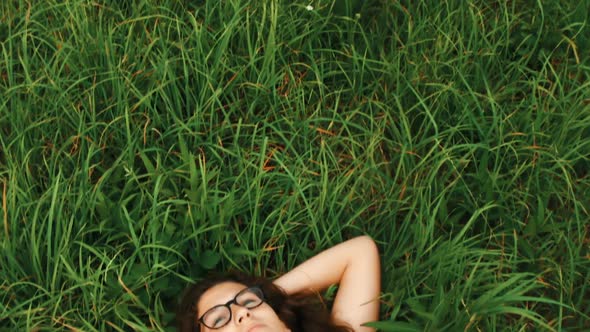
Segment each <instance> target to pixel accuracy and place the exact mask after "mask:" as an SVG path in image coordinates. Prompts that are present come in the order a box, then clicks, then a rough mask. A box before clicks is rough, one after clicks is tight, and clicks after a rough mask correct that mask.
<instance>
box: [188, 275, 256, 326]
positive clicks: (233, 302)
mask: <svg viewBox="0 0 590 332" xmlns="http://www.w3.org/2000/svg"><path fill="white" fill-rule="evenodd" d="M248 290H255V291H254V292H253V293H254V295H256V296H257V297H258V298H260V303H258V304H257V305H256V306H254V307H250V308H248V307H246V306H243V305H241V304H239V303H238V302H237V301H236V299H237V298H238V296H240V295H242V294H243V293H245V292H247V291H248ZM258 295H260V296H258ZM264 302H266V299H265V296H264V291H263V290H262V288H261V287H260V286H250V287H246V288H244V289H242V290H241V291H239V292H238V293H237V294H236V296H234V298H233V299H231V300H229V301H227V302H226V303H225V304H217V305H215V306H213V307H211V308H209V310H207V311H205V312H204V313H203V314H202V315H201V317H200V318H199V319H198V320H197V323H199V325H198V326H197V327H196V329H195V331H197V332H199V331H200V330H201V327H200V325H203V326H205V327H207V328H208V329H211V330H217V329H220V328H223V327H225V326H226V325H227V324H229V322H231V319H232V315H233V313H232V310H231V307H230V305H232V304H235V305H237V306H240V307H242V308H247V309H254V308H258V307H259V306H260V305H262V303H264ZM219 307H226V308H227V310H229V319H228V320H227V322H226V323H225V324H223V325H221V326H219V327H210V326H209V325H207V324H205V321H204V320H203V318H204V317H205V315H207V313H208V312H210V311H211V310H214V309H216V308H219Z"/></svg>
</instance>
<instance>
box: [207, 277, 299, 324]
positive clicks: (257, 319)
mask: <svg viewBox="0 0 590 332" xmlns="http://www.w3.org/2000/svg"><path fill="white" fill-rule="evenodd" d="M246 287H247V286H245V285H243V284H240V283H237V282H222V283H219V284H217V285H215V286H213V287H211V288H209V289H208V290H207V291H206V292H205V293H203V295H201V298H200V299H199V302H198V303H197V315H198V317H201V316H202V315H203V313H205V312H207V310H209V309H211V308H213V307H214V306H216V305H219V304H225V303H227V302H228V301H231V300H233V299H234V298H235V296H236V295H237V294H238V293H239V292H240V291H241V290H243V289H244V288H246ZM230 309H231V320H230V321H229V322H228V323H227V325H225V326H223V327H222V328H219V329H210V328H208V327H206V326H204V325H201V331H203V332H208V331H211V332H213V331H217V332H233V331H236V332H271V331H272V332H275V331H283V332H287V331H290V330H289V329H288V328H287V327H286V326H285V324H284V323H283V322H282V321H281V320H280V319H279V316H277V314H276V313H275V311H274V310H273V309H272V308H271V307H270V306H269V305H268V304H267V303H266V302H263V303H262V304H261V305H259V306H258V307H256V308H252V309H247V308H245V307H241V306H239V305H237V304H235V303H232V304H231V305H230Z"/></svg>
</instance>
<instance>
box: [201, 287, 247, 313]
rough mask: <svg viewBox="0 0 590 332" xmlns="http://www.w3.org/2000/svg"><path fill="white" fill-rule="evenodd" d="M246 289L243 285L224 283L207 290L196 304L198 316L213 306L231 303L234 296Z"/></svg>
mask: <svg viewBox="0 0 590 332" xmlns="http://www.w3.org/2000/svg"><path fill="white" fill-rule="evenodd" d="M246 287H247V286H246V285H244V284H240V283H237V282H233V281H226V282H222V283H219V284H217V285H215V286H213V287H211V288H209V289H208V290H207V291H205V293H203V295H201V298H200V299H199V303H197V314H198V315H199V316H200V315H201V314H202V313H204V312H205V311H207V310H209V309H211V308H212V307H213V306H216V305H218V304H225V303H227V302H228V301H231V300H232V299H233V298H234V297H235V296H236V294H238V293H239V292H240V291H241V290H242V289H244V288H246Z"/></svg>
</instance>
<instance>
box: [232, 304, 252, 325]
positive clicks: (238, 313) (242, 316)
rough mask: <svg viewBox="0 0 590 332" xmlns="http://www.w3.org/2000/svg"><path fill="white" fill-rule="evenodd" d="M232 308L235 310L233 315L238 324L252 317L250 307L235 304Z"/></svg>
mask: <svg viewBox="0 0 590 332" xmlns="http://www.w3.org/2000/svg"><path fill="white" fill-rule="evenodd" d="M232 308H233V311H234V312H233V316H234V319H235V320H236V323H237V324H242V323H244V322H245V321H246V320H247V319H249V318H250V315H251V314H250V310H249V309H248V308H245V307H241V306H239V305H233V306H232Z"/></svg>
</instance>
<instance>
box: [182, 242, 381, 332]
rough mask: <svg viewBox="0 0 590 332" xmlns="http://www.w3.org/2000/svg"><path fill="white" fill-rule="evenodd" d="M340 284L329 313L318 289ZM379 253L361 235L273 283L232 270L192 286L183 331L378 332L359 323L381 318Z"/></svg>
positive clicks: (185, 304)
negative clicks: (321, 300) (234, 272)
mask: <svg viewBox="0 0 590 332" xmlns="http://www.w3.org/2000/svg"><path fill="white" fill-rule="evenodd" d="M332 284H339V287H338V292H337V294H336V298H335V299H334V305H333V307H332V311H331V313H329V312H328V311H327V310H326V309H325V307H324V306H323V305H322V304H321V302H320V299H319V297H318V296H317V294H318V292H320V291H322V290H324V289H325V288H327V287H328V286H330V285H332ZM380 287H381V282H380V263H379V252H378V251H377V246H376V245H375V243H374V242H373V240H372V239H371V238H370V237H368V236H361V237H357V238H354V239H352V240H348V241H346V242H343V243H341V244H338V245H336V246H334V247H332V248H330V249H327V250H325V251H323V252H321V253H319V254H318V255H316V256H314V257H312V258H310V259H309V260H307V261H305V262H303V263H302V264H301V265H299V266H297V267H296V268H294V269H293V270H291V271H289V272H288V273H286V274H285V275H283V276H281V277H280V278H278V279H276V280H274V281H270V280H267V279H262V278H256V277H252V276H245V275H237V274H230V275H226V276H223V277H216V278H211V279H208V280H204V281H203V282H201V283H199V284H196V285H194V286H192V287H191V288H190V289H189V290H188V291H187V292H186V293H185V296H184V298H183V299H182V302H181V306H180V308H179V309H180V310H179V312H178V316H177V319H178V330H179V331H181V332H189V331H190V332H196V331H200V332H207V331H214V330H216V331H219V332H222V331H223V332H229V331H240V332H263V331H273V332H274V331H292V332H315V331H318V332H319V331H357V332H368V331H374V329H372V328H368V327H364V326H361V324H363V323H365V322H369V321H374V320H377V318H378V315H379V299H378V297H379V293H380Z"/></svg>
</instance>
